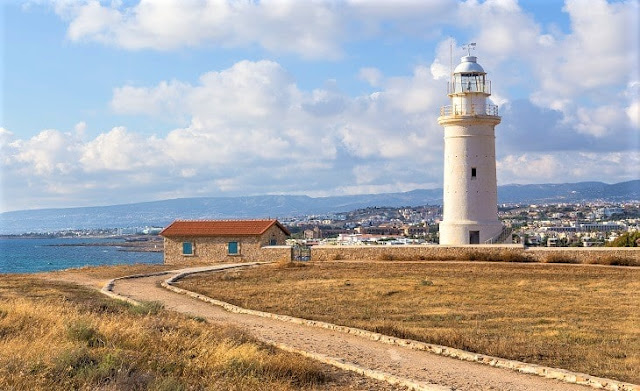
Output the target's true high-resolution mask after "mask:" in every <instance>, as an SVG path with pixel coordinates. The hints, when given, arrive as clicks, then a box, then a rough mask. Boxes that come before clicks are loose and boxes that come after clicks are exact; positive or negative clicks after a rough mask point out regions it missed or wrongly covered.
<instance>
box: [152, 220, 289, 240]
mask: <svg viewBox="0 0 640 391" xmlns="http://www.w3.org/2000/svg"><path fill="white" fill-rule="evenodd" d="M273 225H276V226H277V227H278V228H280V229H281V230H282V231H283V232H284V233H285V234H287V235H291V233H290V232H289V230H288V229H287V228H285V227H284V226H283V225H282V224H280V222H279V221H278V220H176V221H174V222H173V223H171V224H170V225H169V226H168V227H166V228H165V229H163V230H162V232H160V235H162V236H166V237H172V236H173V237H175V236H254V235H262V234H263V233H265V232H266V231H267V230H268V229H269V228H271V226H273Z"/></svg>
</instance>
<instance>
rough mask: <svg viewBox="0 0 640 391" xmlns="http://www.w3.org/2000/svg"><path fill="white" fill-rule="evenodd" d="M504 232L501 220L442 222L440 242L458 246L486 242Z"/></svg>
mask: <svg viewBox="0 0 640 391" xmlns="http://www.w3.org/2000/svg"><path fill="white" fill-rule="evenodd" d="M501 232H502V223H500V222H499V221H497V220H495V221H486V222H484V221H462V222H460V221H457V222H453V223H450V222H448V221H443V222H441V223H440V244H442V245H449V246H457V245H465V244H485V242H486V241H488V240H490V239H493V238H495V237H496V236H498V235H500V233H501Z"/></svg>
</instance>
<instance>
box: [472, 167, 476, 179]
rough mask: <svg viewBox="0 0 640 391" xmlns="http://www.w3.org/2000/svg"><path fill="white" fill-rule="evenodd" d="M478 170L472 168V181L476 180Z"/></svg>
mask: <svg viewBox="0 0 640 391" xmlns="http://www.w3.org/2000/svg"><path fill="white" fill-rule="evenodd" d="M476 174H477V170H476V168H475V167H471V179H476V176H477V175H476Z"/></svg>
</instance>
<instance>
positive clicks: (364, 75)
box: [358, 67, 382, 87]
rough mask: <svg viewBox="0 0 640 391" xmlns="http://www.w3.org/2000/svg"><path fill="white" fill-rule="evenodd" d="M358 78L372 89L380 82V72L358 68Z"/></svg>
mask: <svg viewBox="0 0 640 391" xmlns="http://www.w3.org/2000/svg"><path fill="white" fill-rule="evenodd" d="M358 77H359V78H360V79H361V80H364V81H366V82H367V83H369V85H371V86H372V87H378V86H379V85H380V82H381V81H382V72H381V71H380V70H379V69H378V68H371V67H369V68H360V71H358Z"/></svg>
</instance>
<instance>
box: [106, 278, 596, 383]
mask: <svg viewBox="0 0 640 391" xmlns="http://www.w3.org/2000/svg"><path fill="white" fill-rule="evenodd" d="M169 277H170V275H165V276H154V277H145V278H135V279H126V280H118V281H117V282H116V284H115V286H114V292H115V293H118V294H121V295H124V296H127V297H130V298H133V299H136V300H156V301H160V302H162V303H164V305H165V308H167V309H169V310H174V311H178V312H182V313H186V314H189V315H192V316H199V317H202V318H205V319H207V320H209V321H212V322H223V323H229V324H233V325H235V326H237V327H240V328H242V329H244V330H246V331H248V332H249V333H251V334H253V335H254V336H255V337H256V338H258V339H260V340H262V341H265V342H268V343H276V344H281V345H285V346H287V347H289V348H292V349H296V350H303V351H306V352H311V353H316V354H322V355H327V356H331V357H335V358H339V359H341V360H343V361H345V362H350V363H355V364H357V365H359V366H362V367H365V368H370V369H374V370H378V371H381V372H384V373H387V374H391V375H393V376H397V377H400V378H407V379H411V380H413V381H416V382H421V383H426V384H433V385H434V386H435V385H439V386H443V387H445V389H451V390H509V391H514V390H531V391H539V390H549V391H551V390H582V391H585V390H590V389H591V388H588V387H585V386H578V385H574V384H567V383H562V382H559V381H556V380H551V379H545V378H541V377H538V376H532V375H526V374H521V373H517V372H514V371H511V370H506V369H499V368H494V367H490V366H486V365H481V364H476V363H472V362H466V361H460V360H456V359H452V358H448V357H442V356H437V355H434V354H430V353H427V352H421V351H416V350H412V349H409V348H404V347H400V346H390V345H385V344H382V343H379V342H375V341H371V340H368V339H364V338H361V337H357V336H353V335H348V334H344V333H339V332H334V331H331V330H325V329H319V328H315V327H308V326H304V325H297V324H293V323H287V322H281V321H278V320H273V319H267V318H262V317H257V316H252V315H244V314H234V313H230V312H227V311H225V310H223V309H222V308H220V307H218V306H214V305H211V304H208V303H205V302H202V301H200V300H197V299H193V298H190V297H188V296H185V295H180V294H177V293H174V292H171V291H168V290H166V289H164V288H162V287H160V286H159V284H160V282H161V281H163V280H165V279H167V278H169ZM436 388H439V387H437V386H436V387H434V389H436Z"/></svg>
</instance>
